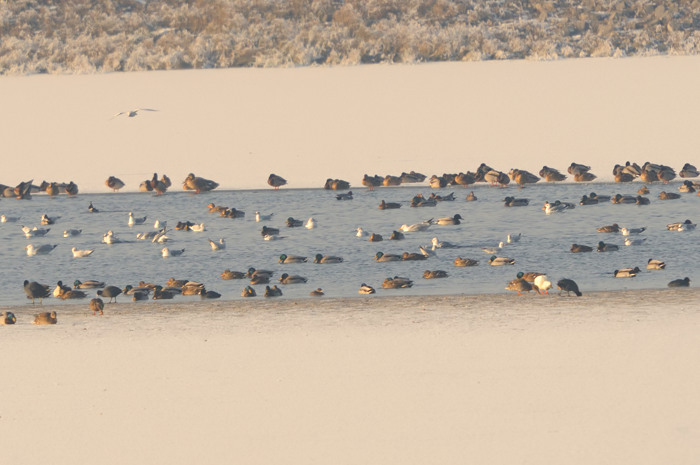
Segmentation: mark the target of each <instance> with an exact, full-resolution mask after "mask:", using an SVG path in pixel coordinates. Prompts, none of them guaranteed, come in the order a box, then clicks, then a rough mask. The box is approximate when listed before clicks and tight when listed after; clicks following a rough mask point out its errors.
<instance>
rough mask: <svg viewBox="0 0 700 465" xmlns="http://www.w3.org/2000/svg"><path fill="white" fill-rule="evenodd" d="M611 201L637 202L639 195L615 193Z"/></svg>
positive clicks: (621, 202)
mask: <svg viewBox="0 0 700 465" xmlns="http://www.w3.org/2000/svg"><path fill="white" fill-rule="evenodd" d="M610 201H611V202H612V203H614V204H624V203H627V204H629V203H637V197H635V196H633V195H622V194H615V195H614V196H613V197H612V198H611V199H610Z"/></svg>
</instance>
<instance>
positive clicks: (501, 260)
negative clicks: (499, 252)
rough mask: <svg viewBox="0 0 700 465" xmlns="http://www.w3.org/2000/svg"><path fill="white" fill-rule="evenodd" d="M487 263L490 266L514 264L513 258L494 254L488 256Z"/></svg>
mask: <svg viewBox="0 0 700 465" xmlns="http://www.w3.org/2000/svg"><path fill="white" fill-rule="evenodd" d="M489 264H490V265H491V266H502V265H514V264H515V259H514V258H508V257H497V256H496V255H492V256H491V258H489Z"/></svg>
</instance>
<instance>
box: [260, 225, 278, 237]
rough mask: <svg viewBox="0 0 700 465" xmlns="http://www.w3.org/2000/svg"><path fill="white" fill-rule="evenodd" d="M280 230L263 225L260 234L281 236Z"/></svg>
mask: <svg viewBox="0 0 700 465" xmlns="http://www.w3.org/2000/svg"><path fill="white" fill-rule="evenodd" d="M279 233H280V230H279V229H277V228H268V227H267V226H263V227H262V229H261V230H260V234H261V235H262V236H263V237H265V236H279Z"/></svg>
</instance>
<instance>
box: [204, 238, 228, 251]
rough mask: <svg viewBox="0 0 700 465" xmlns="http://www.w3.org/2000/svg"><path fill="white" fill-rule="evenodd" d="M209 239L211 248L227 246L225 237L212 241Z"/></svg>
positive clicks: (218, 248)
mask: <svg viewBox="0 0 700 465" xmlns="http://www.w3.org/2000/svg"><path fill="white" fill-rule="evenodd" d="M208 240H209V245H210V246H211V250H224V249H225V248H226V240H225V239H224V238H223V237H222V238H220V239H219V240H218V241H212V240H211V239H208Z"/></svg>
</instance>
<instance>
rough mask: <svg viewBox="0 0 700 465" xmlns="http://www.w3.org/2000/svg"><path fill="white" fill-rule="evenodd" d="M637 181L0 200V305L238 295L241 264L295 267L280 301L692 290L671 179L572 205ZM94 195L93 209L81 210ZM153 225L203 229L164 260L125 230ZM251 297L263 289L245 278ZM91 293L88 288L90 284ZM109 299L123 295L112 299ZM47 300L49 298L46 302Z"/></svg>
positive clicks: (687, 245) (688, 237)
mask: <svg viewBox="0 0 700 465" xmlns="http://www.w3.org/2000/svg"><path fill="white" fill-rule="evenodd" d="M640 185H641V184H639V183H632V184H627V185H620V184H606V183H599V184H576V183H561V184H537V185H533V186H530V187H527V188H524V189H518V188H517V187H513V186H510V187H507V188H495V187H489V186H485V185H478V186H472V187H471V188H469V189H464V188H461V187H460V188H455V187H450V188H445V189H439V190H431V189H430V188H429V187H428V186H426V185H425V184H420V185H409V186H401V187H395V188H380V189H377V190H375V191H368V190H365V189H353V192H354V193H355V196H354V200H351V201H338V200H336V198H335V195H336V193H335V192H331V191H325V190H320V189H298V190H292V189H286V190H285V189H282V190H280V191H273V190H271V189H265V190H247V191H214V192H211V193H206V194H200V195H193V194H190V193H187V192H179V191H176V190H173V191H172V192H168V193H167V194H166V195H164V196H160V197H156V196H153V195H151V194H143V193H105V194H80V195H79V196H78V197H76V198H69V197H67V196H65V195H62V196H58V197H56V198H49V197H47V196H44V195H35V196H34V197H33V199H32V200H29V201H17V200H14V199H3V200H2V203H0V213H3V214H6V215H8V216H21V219H20V221H19V222H18V223H2V224H0V258H1V259H2V260H3V261H4V263H6V266H5V267H3V268H2V270H0V304H1V305H17V304H24V303H26V302H27V300H26V297H25V294H24V292H23V289H22V282H23V281H24V280H25V279H29V280H36V281H39V282H42V283H45V284H50V285H52V286H53V285H55V283H56V282H57V281H59V280H62V281H63V282H64V283H72V282H73V281H74V280H76V279H80V280H86V279H98V280H102V281H105V282H107V283H108V284H112V285H117V286H120V287H123V286H125V285H126V284H132V285H135V284H136V283H138V282H139V281H142V280H143V281H147V282H155V283H161V284H164V283H165V281H167V279H168V278H170V277H174V278H177V279H190V280H195V281H200V282H203V283H205V284H206V286H207V289H210V290H215V291H217V292H219V293H221V294H222V298H223V299H228V300H231V299H242V297H240V293H241V291H242V289H243V288H244V287H245V286H246V285H247V284H248V281H246V280H229V281H224V280H222V279H221V278H220V276H219V275H220V274H221V272H222V271H223V270H224V269H226V268H229V269H231V270H238V271H245V270H246V269H248V268H249V267H251V266H253V267H255V268H261V269H270V270H273V271H274V272H275V278H278V277H279V276H280V274H282V273H285V272H286V273H289V274H300V275H302V276H305V277H307V278H308V283H306V284H301V285H287V286H281V285H280V287H281V288H282V290H283V292H284V296H283V297H282V299H285V298H300V297H306V296H308V293H309V292H310V291H311V290H313V289H316V288H317V287H321V288H323V289H324V291H325V292H326V295H328V296H333V297H359V296H358V294H357V290H358V288H359V286H360V284H361V283H363V282H365V283H367V284H370V285H372V286H374V287H375V288H376V289H377V295H441V294H493V293H506V292H508V291H506V290H505V289H504V287H505V285H506V283H507V282H508V281H509V280H511V279H513V278H514V277H515V274H516V273H517V272H518V271H538V272H545V273H547V274H548V276H549V277H550V280H551V281H552V282H553V283H556V280H557V279H561V278H563V277H568V278H571V279H574V280H575V281H576V282H577V283H578V284H579V287H580V288H581V290H582V291H583V292H587V291H594V290H595V291H601V290H619V289H660V288H665V287H666V285H667V283H668V282H669V281H671V280H672V279H676V278H683V277H686V276H688V277H690V279H691V285H692V282H694V281H695V280H696V279H697V278H698V277H699V276H698V275H700V265H699V263H700V260H699V259H700V250H698V247H697V246H696V243H697V236H696V234H698V233H697V231H692V232H671V231H667V230H666V224H668V223H671V222H677V221H683V220H685V219H686V218H689V219H691V221H693V222H694V223H696V222H697V221H698V220H699V218H698V216H699V215H698V213H699V212H700V204H699V202H700V199H699V198H698V197H697V196H696V195H695V194H683V197H682V198H681V199H679V200H671V201H661V200H658V193H659V192H660V191H662V190H666V191H674V192H677V189H678V185H679V183H672V184H671V185H669V186H662V185H654V186H652V187H651V194H650V195H649V198H650V199H651V202H652V203H651V205H648V206H636V205H614V204H612V203H609V202H606V203H603V204H600V205H591V206H579V205H578V201H579V199H580V197H581V196H582V195H583V194H587V193H590V192H591V191H592V190H593V191H595V192H597V193H598V194H601V195H603V194H606V195H611V194H615V193H622V194H634V193H635V192H636V191H637V189H638V188H639V187H640ZM470 190H473V191H474V192H475V194H476V196H477V197H478V200H477V201H476V202H466V201H465V197H466V195H467V193H468V192H469V191H470ZM431 191H435V192H436V193H437V194H439V195H447V194H448V193H450V192H454V193H455V196H456V197H457V200H455V201H453V202H441V203H438V205H437V206H436V207H424V208H411V207H409V202H410V200H411V198H412V197H413V196H414V195H415V194H417V193H419V192H422V193H423V194H424V195H425V196H426V197H427V196H428V195H429V194H430V192H431ZM507 195H513V196H516V197H525V198H528V199H530V205H529V206H527V207H517V208H506V207H504V206H503V202H502V199H503V198H504V197H505V196H507ZM382 199H385V200H386V201H387V202H390V201H391V202H400V203H401V204H402V208H400V209H398V210H384V211H382V210H379V209H378V208H377V205H378V204H379V202H380V201H381V200H382ZM557 199H558V200H561V201H568V202H574V203H576V204H577V206H576V208H575V209H574V210H569V211H567V212H565V213H560V214H553V215H549V216H548V215H545V214H544V212H543V211H542V210H541V208H542V205H543V203H544V201H545V200H549V201H550V202H551V201H554V200H557ZM90 201H92V202H93V204H94V206H95V207H96V208H98V209H99V210H100V212H99V213H89V212H88V211H87V206H88V203H89V202H90ZM209 202H213V203H214V204H216V205H225V206H228V207H235V208H236V209H239V210H243V211H245V212H246V216H245V218H242V219H229V218H220V217H218V216H217V215H215V214H209V213H208V212H207V207H206V205H207V204H208V203H209ZM256 210H259V211H260V212H261V213H263V214H269V213H274V216H273V220H272V221H269V222H264V223H257V222H255V211H256ZM129 211H133V212H134V215H135V216H136V217H141V216H147V217H148V219H147V221H146V223H145V224H144V225H143V226H135V227H131V228H130V227H129V226H128V225H127V220H128V212H129ZM43 213H47V214H48V215H49V216H59V217H60V218H59V219H58V221H57V222H56V224H54V225H51V226H45V227H50V228H51V231H50V232H49V234H48V235H47V236H46V237H44V238H33V239H31V240H30V239H27V238H25V237H24V234H23V233H22V231H21V230H20V225H21V224H25V225H27V226H30V227H33V226H39V227H40V225H39V220H40V217H41V214H43ZM456 213H459V214H460V215H462V216H463V217H464V220H463V222H462V224H460V225H457V226H437V225H434V226H432V227H431V228H430V229H429V230H428V231H426V232H417V233H406V234H405V236H406V238H405V240H402V241H390V240H388V238H389V236H390V234H391V232H392V230H395V229H399V227H400V226H401V225H402V224H412V223H417V222H421V221H424V220H427V219H430V218H439V217H445V216H453V215H454V214H456ZM290 216H291V217H294V218H297V219H302V220H304V221H306V220H307V219H308V218H309V217H313V218H314V219H315V220H316V221H317V227H316V228H315V229H311V230H308V229H305V228H304V227H301V228H287V227H285V224H284V222H285V220H286V218H287V217H290ZM156 219H158V220H160V221H164V220H165V221H167V222H168V225H169V227H170V228H172V227H174V226H175V224H176V223H177V222H178V221H192V222H195V223H202V222H204V223H205V225H206V229H207V230H206V231H205V232H185V231H175V230H171V231H170V232H169V234H168V235H169V236H170V237H171V238H172V241H171V242H169V243H168V244H167V246H168V247H170V248H171V249H182V248H184V249H185V253H184V255H183V256H181V257H170V258H167V259H164V258H162V256H161V253H160V250H161V249H162V248H163V245H162V244H153V243H151V242H150V241H137V240H136V233H138V232H145V231H152V230H153V223H154V222H155V220H156ZM612 223H618V224H619V225H620V226H621V227H622V226H626V227H630V228H632V227H642V226H645V227H647V230H646V231H645V232H644V233H643V234H642V235H641V236H640V237H643V238H646V239H647V240H646V242H645V243H644V244H643V245H640V246H629V247H625V246H624V244H623V239H624V238H623V236H621V235H619V234H602V233H598V232H596V227H597V226H601V225H605V224H612ZM263 224H266V225H267V226H269V227H275V228H280V229H281V235H282V236H283V238H282V239H280V240H276V241H264V240H263V239H262V236H261V234H260V229H261V228H262V225H263ZM358 226H361V227H362V228H363V229H364V230H365V231H367V232H370V233H371V232H375V233H380V234H382V235H383V236H384V238H385V240H384V241H383V242H379V243H372V242H369V241H368V240H367V238H366V237H365V238H358V237H356V236H355V229H356V228H357V227H358ZM69 228H77V229H82V234H81V235H79V236H77V237H72V238H64V237H63V231H64V230H65V229H69ZM108 230H113V231H114V233H115V234H116V235H117V236H118V237H119V238H121V239H122V240H125V241H130V242H127V243H121V244H114V245H106V244H103V243H102V242H101V240H102V236H103V234H104V233H105V232H106V231H108ZM509 233H522V238H521V240H520V241H519V242H517V243H514V244H508V245H506V247H505V248H504V249H503V250H502V251H501V253H499V255H502V256H508V257H511V258H514V259H515V260H516V263H515V265H514V266H501V267H493V266H489V265H488V258H489V256H490V255H489V254H487V253H484V252H483V251H482V250H481V248H482V247H493V246H496V245H497V244H498V242H499V241H505V238H506V235H507V234H509ZM436 236H437V237H438V238H439V239H440V240H444V241H450V242H454V243H458V244H461V245H463V246H464V247H462V248H459V249H442V250H438V251H437V257H435V258H430V259H428V260H425V261H418V262H389V263H377V262H375V261H374V259H373V257H374V255H375V254H376V253H377V252H378V251H382V252H384V253H402V252H404V251H408V252H418V247H419V246H420V245H424V246H427V245H429V244H430V241H431V239H432V238H433V237H436ZM209 238H211V239H218V238H224V239H225V240H226V243H227V247H226V249H225V250H222V251H212V250H211V248H210V246H209V243H208V241H207V239H209ZM601 240H603V241H605V242H606V243H608V242H609V243H613V244H617V245H619V246H620V250H619V251H616V252H609V253H597V252H592V253H583V254H572V253H571V252H569V248H570V247H571V244H572V243H574V242H575V243H579V244H586V245H589V246H595V245H596V244H597V242H598V241H601ZM28 243H33V244H36V245H40V244H47V243H50V244H58V247H57V248H56V249H55V250H54V251H53V252H51V253H50V254H49V255H45V256H34V257H28V256H27V255H26V253H25V250H24V247H25V246H26V245H27V244H28ZM73 246H76V247H78V248H95V249H96V250H95V252H94V253H93V255H92V256H90V257H88V258H83V259H75V258H73V257H72V253H71V250H70V249H71V247H73ZM282 253H285V254H288V255H305V256H308V257H309V261H308V262H307V263H302V264H286V265H285V264H279V263H278V258H279V256H280V254H282ZM317 253H321V254H324V255H325V254H328V255H339V256H341V257H343V258H344V262H343V263H341V264H324V265H319V264H314V263H312V261H313V256H314V255H315V254H317ZM457 256H462V257H470V258H475V259H478V260H479V261H480V263H479V265H478V266H476V267H468V268H458V267H455V266H454V264H453V260H454V258H455V257H457ZM652 257H653V258H658V259H661V260H664V261H665V262H666V264H667V269H666V270H663V271H647V270H646V269H645V266H646V262H647V260H648V259H649V258H652ZM634 266H639V267H640V268H641V269H642V273H640V274H639V275H638V276H637V277H636V278H631V279H620V278H617V279H616V278H613V274H612V273H613V271H614V270H615V269H619V268H625V267H634ZM427 269H430V270H435V269H442V270H445V271H447V272H448V273H449V276H448V277H447V278H445V279H433V280H426V279H423V278H422V274H423V271H424V270H427ZM395 275H398V276H405V277H408V278H411V279H412V280H414V285H413V287H412V288H410V289H400V290H383V289H381V283H382V281H383V280H384V278H386V277H387V276H395ZM255 288H256V291H257V292H258V295H259V296H261V295H262V294H263V292H264V288H265V286H264V285H262V286H255ZM89 295H93V291H89ZM192 299H195V300H197V299H198V297H190V296H179V297H176V300H179V301H188V300H190V301H191V300H192ZM120 300H121V301H123V300H126V299H125V297H123V296H122V297H120ZM52 301H53V303H56V301H55V299H52Z"/></svg>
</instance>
